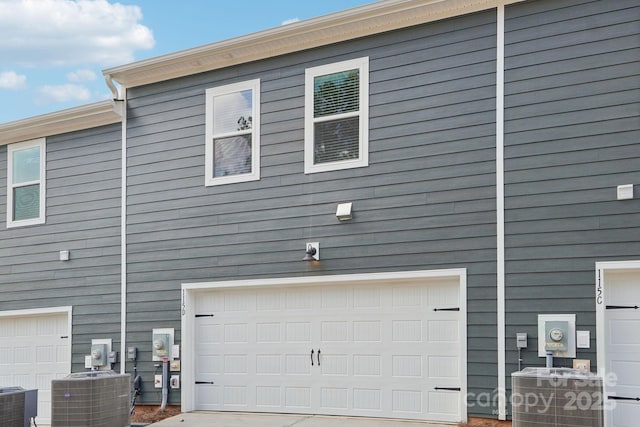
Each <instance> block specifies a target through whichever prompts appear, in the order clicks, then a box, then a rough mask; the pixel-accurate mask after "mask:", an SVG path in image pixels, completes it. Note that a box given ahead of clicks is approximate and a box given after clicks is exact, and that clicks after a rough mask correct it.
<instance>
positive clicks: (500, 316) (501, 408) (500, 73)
mask: <svg viewBox="0 0 640 427" xmlns="http://www.w3.org/2000/svg"><path fill="white" fill-rule="evenodd" d="M496 32H497V40H496V236H497V242H496V244H497V254H496V264H497V265H496V276H497V277H496V282H497V283H496V288H497V306H496V311H497V319H496V323H497V338H498V419H499V420H506V419H507V394H506V393H507V390H506V372H505V371H506V362H505V358H506V355H505V351H506V350H505V242H504V239H505V232H504V215H505V209H504V5H503V4H500V5H498V8H497V29H496Z"/></svg>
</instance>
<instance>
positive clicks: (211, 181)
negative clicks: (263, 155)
mask: <svg viewBox="0 0 640 427" xmlns="http://www.w3.org/2000/svg"><path fill="white" fill-rule="evenodd" d="M244 90H251V96H252V99H251V103H252V105H251V114H252V130H251V172H250V173H245V174H239V175H232V176H224V177H214V176H213V162H214V153H213V144H212V141H213V131H214V129H213V98H214V97H215V96H219V95H226V94H231V93H235V92H241V91H244ZM205 123H206V125H205V126H206V129H205V137H206V145H205V184H204V185H205V186H212V185H223V184H231V183H236V182H247V181H257V180H259V179H260V79H255V80H248V81H244V82H239V83H232V84H229V85H224V86H218V87H213V88H209V89H207V90H206V121H205Z"/></svg>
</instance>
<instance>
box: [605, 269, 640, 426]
mask: <svg viewBox="0 0 640 427" xmlns="http://www.w3.org/2000/svg"><path fill="white" fill-rule="evenodd" d="M606 283H607V292H606V306H605V325H606V326H605V331H606V332H605V333H606V350H605V351H606V356H605V357H606V365H607V366H606V369H607V372H609V373H613V374H615V379H614V380H612V381H608V387H607V398H608V399H607V403H608V404H609V405H611V406H612V407H613V409H612V410H611V411H607V412H606V413H607V416H608V423H607V425H608V426H609V427H637V426H638V420H639V419H640V333H638V331H640V308H639V306H640V271H635V272H615V273H607V282H606Z"/></svg>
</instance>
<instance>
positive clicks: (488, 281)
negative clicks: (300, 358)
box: [127, 12, 496, 411]
mask: <svg viewBox="0 0 640 427" xmlns="http://www.w3.org/2000/svg"><path fill="white" fill-rule="evenodd" d="M361 56H369V58H370V87H369V92H370V103H369V108H370V110H369V112H370V149H369V151H370V165H369V167H366V168H359V169H351V170H343V171H335V172H327V173H319V174H312V175H305V174H304V172H303V139H304V71H305V68H307V67H310V66H314V65H320V64H326V63H331V62H335V61H339V60H344V59H350V58H356V57H361ZM254 78H260V80H261V179H260V180H259V181H254V182H247V183H240V184H231V185H225V186H216V187H204V131H205V122H204V121H205V117H204V109H205V105H204V92H205V89H206V88H208V87H213V86H216V85H221V84H227V83H231V82H234V81H243V80H248V79H254ZM127 95H128V105H129V110H128V164H129V169H128V189H127V191H128V206H127V211H128V216H127V223H128V227H127V240H128V246H127V251H128V260H129V264H128V274H127V280H128V308H127V310H128V313H127V319H128V331H127V333H128V340H129V344H128V345H136V346H138V347H139V349H141V357H140V360H149V359H150V348H149V347H150V346H149V335H150V332H151V329H152V328H154V327H175V328H176V329H178V328H179V325H180V307H179V303H180V292H179V289H180V284H181V283H184V282H194V281H215V280H229V279H245V278H267V277H285V276H301V275H324V274H348V273H370V272H371V273H372V272H380V271H402V270H418V269H436V268H453V267H466V268H468V269H469V295H473V296H474V298H471V297H470V298H469V302H468V308H469V319H470V321H469V323H470V324H473V325H475V327H478V328H479V329H478V333H477V335H474V336H471V338H470V340H469V344H468V345H469V353H470V355H473V357H471V358H470V359H471V361H472V364H470V372H469V374H470V375H469V387H470V389H474V390H485V389H487V388H489V389H493V388H495V386H496V379H495V378H496V366H495V359H496V355H495V348H496V346H495V299H494V298H495V271H496V266H495V248H496V240H495V188H494V186H495V111H494V110H495V13H494V12H487V13H480V14H474V15H469V16H465V17H461V18H458V19H453V20H448V21H443V22H436V23H432V24H428V25H423V26H417V27H413V28H409V29H405V30H401V31H394V32H390V33H386V34H383V35H379V36H375V37H367V38H364V39H360V40H354V41H350V42H345V43H340V44H336V45H332V46H330V47H326V48H319V49H313V50H309V51H304V52H299V53H296V54H291V55H286V56H282V57H278V58H272V59H267V60H264V61H259V62H256V63H252V64H244V65H240V66H236V67H230V68H228V69H223V70H217V71H215V72H209V73H202V74H199V75H195V76H191V77H188V78H183V79H176V80H173V81H169V82H164V83H161V84H156V85H150V86H146V87H140V88H133V89H131V90H129V91H128V94H127ZM342 201H352V202H353V203H354V219H353V220H351V221H349V222H347V223H339V222H338V221H337V219H336V218H335V209H336V204H337V203H338V202H342ZM309 240H319V241H320V244H321V248H322V261H321V264H320V268H319V269H311V268H310V266H309V265H307V264H305V263H303V262H301V261H300V259H301V258H302V255H304V253H303V252H304V244H305V242H306V241H309ZM138 369H139V372H141V373H142V374H143V375H144V376H150V375H151V374H152V373H153V371H154V369H153V366H152V365H151V364H150V363H139V364H138ZM143 399H148V400H147V401H150V402H152V401H154V396H153V395H152V394H151V395H149V396H143ZM171 401H172V402H177V396H175V394H172V396H171ZM487 411H490V409H487Z"/></svg>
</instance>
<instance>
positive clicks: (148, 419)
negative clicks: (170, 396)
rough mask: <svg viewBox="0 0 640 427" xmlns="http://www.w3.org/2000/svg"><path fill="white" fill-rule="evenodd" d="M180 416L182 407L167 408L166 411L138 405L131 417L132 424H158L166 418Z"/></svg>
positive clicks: (157, 407) (154, 406)
mask: <svg viewBox="0 0 640 427" xmlns="http://www.w3.org/2000/svg"><path fill="white" fill-rule="evenodd" d="M179 414H180V406H167V407H166V408H165V409H164V411H161V410H160V407H159V406H157V405H136V410H135V412H134V413H133V415H132V416H131V422H132V423H157V422H158V421H162V420H164V419H165V418H169V417H173V416H175V415H179Z"/></svg>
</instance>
